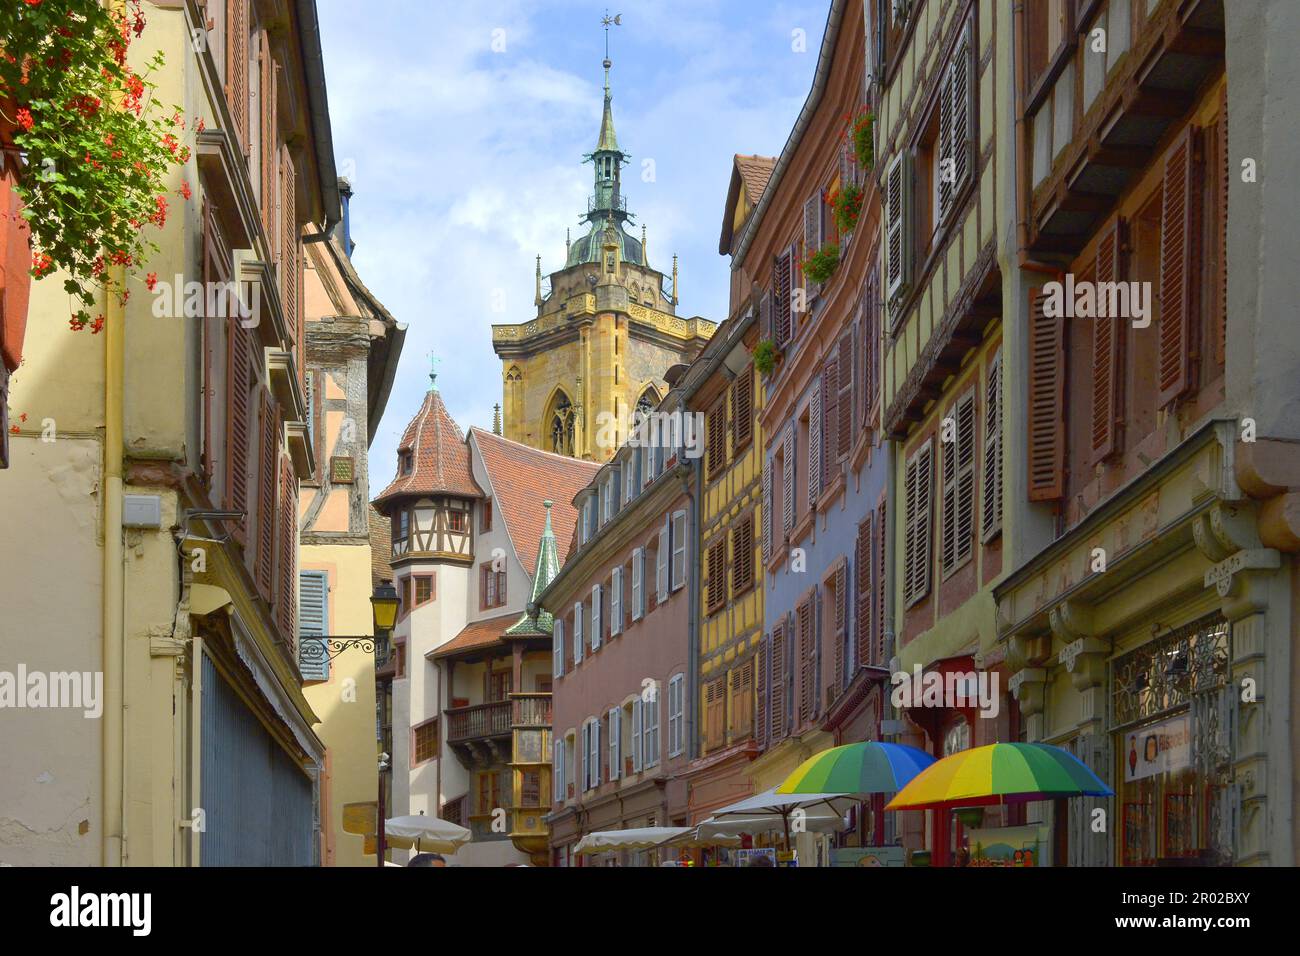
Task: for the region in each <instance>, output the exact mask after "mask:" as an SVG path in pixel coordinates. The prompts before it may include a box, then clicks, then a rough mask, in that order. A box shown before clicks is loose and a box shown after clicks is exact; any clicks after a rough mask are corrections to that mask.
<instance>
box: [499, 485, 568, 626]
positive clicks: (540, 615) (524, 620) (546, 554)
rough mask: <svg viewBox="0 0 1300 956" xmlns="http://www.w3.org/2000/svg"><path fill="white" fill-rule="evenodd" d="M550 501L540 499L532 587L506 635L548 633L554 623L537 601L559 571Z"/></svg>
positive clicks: (558, 554) (558, 552)
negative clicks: (541, 520) (542, 522)
mask: <svg viewBox="0 0 1300 956" xmlns="http://www.w3.org/2000/svg"><path fill="white" fill-rule="evenodd" d="M552 504H554V502H552V501H549V500H547V501H543V502H542V506H543V507H544V508H545V509H546V526H545V527H544V528H543V529H542V538H541V542H540V543H539V544H538V546H537V571H536V572H535V573H534V574H533V590H532V592H531V593H530V594H529V595H528V605H527V610H525V611H524V614H523V617H521V618H520V619H519V620H518V621H516V622H515V623H514V624H512V625H510V627H508V628H507V629H506V631H505V633H506V635H509V636H516V637H518V636H521V635H529V634H550V633H551V630H552V629H553V628H554V627H555V617H554V615H552V614H551V613H550V612H549V611H546V610H544V609H543V608H542V607H541V606H540V605H539V604H538V603H537V602H538V599H539V598H540V597H541V596H542V592H543V591H545V590H546V588H547V585H549V584H550V583H551V582H552V581H553V580H555V576H556V575H557V574H559V573H560V549H559V546H558V545H557V544H556V542H555V532H554V531H553V530H552V529H551V506H552Z"/></svg>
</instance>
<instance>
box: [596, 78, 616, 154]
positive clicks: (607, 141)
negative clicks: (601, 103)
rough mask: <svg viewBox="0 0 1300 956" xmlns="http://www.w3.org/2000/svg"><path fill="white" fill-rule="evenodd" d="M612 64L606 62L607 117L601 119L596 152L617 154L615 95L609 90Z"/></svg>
mask: <svg viewBox="0 0 1300 956" xmlns="http://www.w3.org/2000/svg"><path fill="white" fill-rule="evenodd" d="M611 65H612V64H611V63H610V61H609V60H606V61H605V115H604V116H602V117H601V119H600V138H599V139H597V140H596V152H598V153H600V152H608V153H617V152H619V148H618V137H617V136H615V135H614V107H613V105H612V101H613V99H614V94H613V93H611V92H610V90H609V68H610V66H611Z"/></svg>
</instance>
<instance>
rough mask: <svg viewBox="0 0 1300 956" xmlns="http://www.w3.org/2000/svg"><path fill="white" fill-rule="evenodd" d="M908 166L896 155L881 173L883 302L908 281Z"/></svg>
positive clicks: (904, 160) (902, 155)
mask: <svg viewBox="0 0 1300 956" xmlns="http://www.w3.org/2000/svg"><path fill="white" fill-rule="evenodd" d="M911 170H912V167H911V162H910V159H909V157H908V156H907V154H906V153H899V154H898V155H897V156H895V157H894V160H893V162H891V163H890V164H889V169H888V171H887V172H886V173H885V195H884V196H883V197H882V205H883V213H884V219H885V276H886V278H885V298H886V299H888V300H889V301H893V299H894V297H895V296H897V295H899V294H900V293H901V292H902V291H903V290H904V288H906V286H907V283H908V281H909V280H910V279H911V269H912V264H911V258H912V253H911V228H910V225H909V223H908V221H907V217H908V213H909V212H910V210H911Z"/></svg>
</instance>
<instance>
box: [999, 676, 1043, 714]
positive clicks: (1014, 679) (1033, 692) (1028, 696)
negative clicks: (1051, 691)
mask: <svg viewBox="0 0 1300 956" xmlns="http://www.w3.org/2000/svg"><path fill="white" fill-rule="evenodd" d="M1007 689H1008V690H1010V691H1011V694H1012V696H1014V697H1015V698H1016V700H1017V701H1018V702H1019V704H1020V712H1021V713H1022V714H1024V715H1026V716H1028V715H1030V714H1038V713H1042V710H1043V701H1044V698H1045V696H1046V690H1047V669H1046V668H1043V667H1026V668H1024V669H1023V670H1018V671H1016V672H1015V673H1014V674H1012V675H1011V679H1010V680H1009V681H1007Z"/></svg>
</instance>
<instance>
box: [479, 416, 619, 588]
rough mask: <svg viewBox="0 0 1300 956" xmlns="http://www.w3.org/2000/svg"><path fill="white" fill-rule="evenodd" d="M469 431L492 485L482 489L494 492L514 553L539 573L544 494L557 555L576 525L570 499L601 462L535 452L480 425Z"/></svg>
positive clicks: (563, 551)
mask: <svg viewBox="0 0 1300 956" xmlns="http://www.w3.org/2000/svg"><path fill="white" fill-rule="evenodd" d="M470 434H471V435H472V436H473V438H474V441H475V442H476V443H477V445H478V449H479V454H480V455H481V456H482V457H483V465H484V467H485V468H486V469H487V473H488V481H489V482H490V483H491V485H492V487H491V490H490V491H487V492H486V493H488V494H491V495H492V505H493V510H494V512H495V513H496V515H500V516H501V517H502V518H503V519H504V520H505V523H506V529H507V530H508V531H509V532H510V542H511V543H512V544H513V545H514V546H515V553H516V554H518V555H519V560H520V561H521V562H523V565H524V570H525V571H527V572H528V575H529V577H532V575H534V574H535V573H536V572H537V546H538V544H540V542H541V539H542V529H543V528H544V527H545V526H546V508H545V507H543V505H542V502H543V501H545V500H547V499H548V498H549V499H550V500H551V501H552V502H554V504H553V505H552V507H551V530H553V531H554V532H555V543H556V545H557V551H558V553H559V554H562V555H563V554H568V551H569V541H570V540H571V539H572V538H573V529H574V528H575V527H576V526H577V523H578V512H577V510H576V509H575V508H574V507H573V498H574V496H575V495H576V494H577V493H578V492H579V491H581V490H582V489H583V488H585V487H587V485H589V484H590V483H591V480H592V478H593V477H595V474H596V472H597V471H599V470H600V465H598V464H596V463H595V462H591V461H579V460H578V459H576V458H569V457H567V456H565V455H555V454H552V453H551V452H548V451H539V450H537V449H536V448H530V447H529V446H527V445H521V444H520V443H519V442H515V441H510V440H509V439H506V438H502V437H501V436H500V435H495V434H493V433H492V432H489V431H485V430H483V429H482V428H471V429H470Z"/></svg>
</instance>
